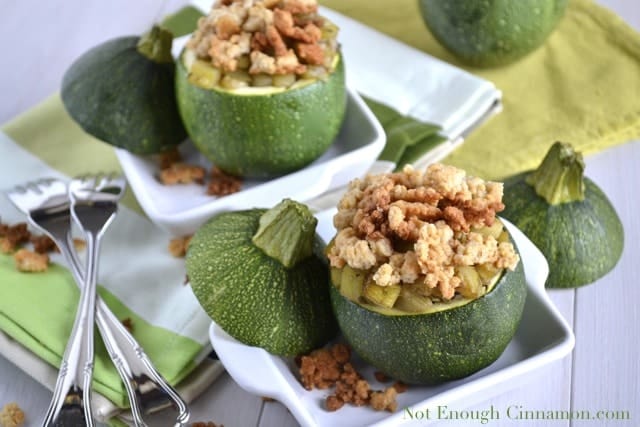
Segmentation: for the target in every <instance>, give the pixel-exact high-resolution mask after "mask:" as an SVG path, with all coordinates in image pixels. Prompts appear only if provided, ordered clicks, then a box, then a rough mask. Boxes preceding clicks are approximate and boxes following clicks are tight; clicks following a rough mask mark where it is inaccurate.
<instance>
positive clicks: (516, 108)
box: [320, 0, 640, 179]
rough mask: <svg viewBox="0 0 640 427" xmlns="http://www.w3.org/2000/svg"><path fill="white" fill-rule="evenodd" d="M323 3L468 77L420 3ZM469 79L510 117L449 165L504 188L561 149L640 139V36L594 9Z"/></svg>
mask: <svg viewBox="0 0 640 427" xmlns="http://www.w3.org/2000/svg"><path fill="white" fill-rule="evenodd" d="M320 2H321V3H322V4H323V5H325V6H327V7H330V8H332V9H335V10H336V11H338V12H341V13H343V14H345V15H347V16H350V17H351V18H354V19H356V20H358V21H361V22H362V23H364V24H366V25H368V26H371V27H373V28H376V29H378V30H380V31H382V32H384V33H386V34H388V35H389V36H391V37H394V38H396V39H398V40H400V41H403V42H405V43H407V44H409V45H411V46H414V47H415V48H417V49H419V50H421V51H423V52H426V53H428V54H430V55H432V56H434V57H437V58H440V59H442V60H444V61H447V62H449V63H451V64H453V65H456V66H458V67H462V68H465V67H464V65H462V64H461V63H459V62H458V61H457V60H456V59H455V58H454V57H453V56H452V55H451V54H450V53H448V52H447V51H446V50H445V49H444V48H443V47H442V46H441V45H440V44H438V42H437V41H436V40H435V39H434V38H433V36H432V35H431V34H430V33H429V31H428V30H427V29H426V27H425V25H424V23H423V22H422V19H421V17H420V12H419V10H418V4H417V3H418V2H417V1H416V0H396V1H395V2H393V7H390V6H389V3H388V2H372V1H369V0H350V1H342V0H320ZM371 49H372V50H375V51H376V53H377V55H378V56H379V57H380V58H384V56H385V55H393V52H388V51H385V50H383V49H381V48H380V47H379V46H377V45H376V46H372V47H371ZM398 68H399V71H401V72H402V71H406V70H407V69H412V68H413V67H412V66H411V64H406V63H405V64H399V65H398ZM466 69H467V71H469V72H471V73H473V74H474V75H477V76H479V77H482V78H485V79H487V80H489V81H491V82H493V83H494V84H495V85H496V87H497V88H498V89H500V90H501V91H502V92H503V105H504V109H503V112H502V113H501V114H499V115H498V116H496V117H495V118H494V119H492V120H490V121H489V122H488V123H487V124H486V125H485V126H482V127H481V128H480V129H478V131H476V132H474V133H473V134H472V135H471V136H470V137H468V138H467V140H466V141H465V143H464V144H463V145H462V146H461V147H460V148H458V149H457V150H455V151H454V152H453V153H452V154H451V155H450V156H448V157H447V158H446V159H445V161H446V162H447V163H451V164H454V165H456V166H458V167H461V168H464V169H466V170H468V171H469V172H470V173H473V174H475V175H479V176H482V177H485V178H488V179H499V178H503V177H506V176H509V175H512V174H514V173H517V172H520V171H523V170H527V169H531V168H533V167H535V166H537V165H538V164H539V162H540V160H541V159H542V157H543V156H544V154H545V153H546V151H547V149H548V148H549V146H550V145H551V143H553V142H554V141H556V140H562V141H566V142H571V143H572V144H573V145H574V146H575V147H576V148H577V149H578V150H580V151H582V152H584V153H593V152H595V151H598V150H602V149H604V148H607V147H610V146H612V145H615V144H619V143H623V142H626V141H629V140H632V139H637V138H638V137H640V103H638V99H640V35H639V34H638V33H637V32H636V31H634V30H633V29H631V28H630V27H629V26H628V25H627V24H625V23H624V22H623V21H622V19H620V18H619V17H618V16H617V15H615V14H614V13H612V12H611V11H609V10H607V9H605V8H603V7H601V6H599V5H597V4H595V3H594V2H593V1H591V0H570V2H569V5H568V8H567V11H566V13H565V16H564V18H563V19H562V20H561V22H560V23H559V25H558V27H557V28H556V30H555V32H554V33H553V34H552V35H551V37H549V39H548V40H547V42H546V43H545V44H544V45H543V46H542V47H541V48H539V49H538V50H536V51H535V52H533V53H532V54H531V55H529V56H527V57H525V58H524V59H522V60H520V61H518V62H516V63H514V64H512V65H508V66H505V67H499V68H494V69H488V70H487V69H475V68H466ZM416 74H417V76H416V82H418V83H419V82H420V81H421V82H423V84H429V81H430V74H429V72H428V70H419V71H418V70H416ZM439 101H440V100H439Z"/></svg>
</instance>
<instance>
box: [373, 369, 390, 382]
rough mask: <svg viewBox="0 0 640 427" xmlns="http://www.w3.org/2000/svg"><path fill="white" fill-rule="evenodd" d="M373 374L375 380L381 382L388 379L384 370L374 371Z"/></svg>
mask: <svg viewBox="0 0 640 427" xmlns="http://www.w3.org/2000/svg"><path fill="white" fill-rule="evenodd" d="M373 376H374V378H375V379H376V381H378V382H381V383H386V382H387V381H389V380H390V378H389V377H388V376H387V374H385V373H384V372H380V371H376V372H374V373H373Z"/></svg>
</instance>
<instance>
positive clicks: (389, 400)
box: [370, 387, 398, 412]
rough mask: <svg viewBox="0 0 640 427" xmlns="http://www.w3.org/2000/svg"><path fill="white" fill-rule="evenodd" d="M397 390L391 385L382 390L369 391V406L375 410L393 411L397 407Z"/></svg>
mask: <svg viewBox="0 0 640 427" xmlns="http://www.w3.org/2000/svg"><path fill="white" fill-rule="evenodd" d="M397 396H398V392H397V391H396V389H395V388H393V387H388V388H386V389H384V391H374V392H373V393H371V398H370V399H371V407H372V408H373V409H375V410H376V411H389V412H395V411H396V409H398V402H397V401H396V397H397Z"/></svg>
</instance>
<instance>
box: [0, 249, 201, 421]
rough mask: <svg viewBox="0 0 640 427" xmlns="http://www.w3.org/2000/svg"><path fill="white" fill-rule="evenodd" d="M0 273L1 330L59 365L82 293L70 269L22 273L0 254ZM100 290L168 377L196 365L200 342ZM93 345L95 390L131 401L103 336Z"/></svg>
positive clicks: (176, 378)
mask: <svg viewBox="0 0 640 427" xmlns="http://www.w3.org/2000/svg"><path fill="white" fill-rule="evenodd" d="M0 275H1V277H2V286H0V301H1V303H0V330H2V331H4V332H5V333H7V334H8V335H9V336H11V337H12V338H13V339H14V340H16V341H18V342H20V343H21V344H22V345H23V346H25V347H27V348H28V349H30V350H31V351H32V352H34V353H36V354H37V355H38V356H40V357H41V358H42V359H43V360H45V361H47V362H48V363H50V364H51V365H54V366H59V365H60V355H61V354H62V353H63V352H64V348H65V346H66V343H67V339H68V337H69V334H70V332H71V328H72V326H73V321H74V318H75V312H76V307H77V303H78V298H79V291H78V289H77V287H76V286H74V285H73V278H72V277H71V275H70V273H69V272H68V271H67V270H66V269H65V268H62V267H60V266H57V265H52V266H51V267H50V268H49V271H48V272H47V273H46V274H27V273H21V272H18V271H17V270H16V268H15V265H14V261H13V257H12V256H10V255H5V254H0ZM16 288H19V292H16V291H15V289H16ZM99 293H100V295H101V297H102V298H103V299H104V301H105V302H106V303H107V305H108V306H109V308H111V311H113V313H114V314H115V315H116V317H117V318H118V319H121V320H124V319H130V320H131V324H132V325H134V326H133V327H134V329H133V334H134V336H135V338H136V340H137V341H138V342H139V343H140V345H142V347H143V348H144V349H145V351H146V353H147V354H148V355H149V357H151V358H152V360H153V362H154V364H155V366H156V368H157V369H158V370H159V372H160V373H161V374H162V375H163V376H164V377H165V378H166V379H167V381H169V382H170V383H171V384H177V383H178V382H179V381H180V380H182V379H183V378H184V377H185V376H186V375H187V374H188V373H189V372H191V370H193V369H194V368H195V363H194V360H195V359H196V357H197V355H198V354H199V353H200V351H201V350H202V347H201V346H200V345H199V344H198V343H196V342H195V341H193V340H191V339H189V338H186V337H183V336H180V335H177V334H175V333H172V332H170V331H168V330H166V329H163V328H160V327H157V326H153V325H151V324H149V323H148V322H146V321H145V320H143V319H142V318H141V317H140V316H138V315H137V314H136V313H134V312H132V311H131V310H130V309H128V308H127V307H126V306H125V305H124V304H123V303H122V302H120V301H119V300H118V299H117V298H116V297H115V296H113V294H111V293H110V292H109V291H107V290H106V289H104V288H102V287H100V288H99ZM18 319H19V321H20V322H19V323H16V320H18ZM96 336H97V337H99V335H98V334H96ZM95 351H96V357H95V365H94V381H93V388H94V390H96V391H97V392H98V393H100V394H102V395H103V396H105V397H106V398H107V399H109V400H111V401H112V402H113V403H114V404H116V405H117V406H118V407H121V408H125V407H128V406H129V402H128V399H127V395H126V390H125V389H124V386H123V384H122V382H121V380H120V377H119V376H118V373H117V371H116V370H115V368H114V366H113V363H112V362H111V359H110V358H109V356H108V353H107V350H106V348H105V347H104V344H103V342H102V340H101V339H97V340H96V348H95Z"/></svg>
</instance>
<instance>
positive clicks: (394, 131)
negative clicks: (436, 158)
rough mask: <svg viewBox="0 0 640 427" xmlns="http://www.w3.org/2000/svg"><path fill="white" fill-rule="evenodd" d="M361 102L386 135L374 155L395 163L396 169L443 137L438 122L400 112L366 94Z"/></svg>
mask: <svg viewBox="0 0 640 427" xmlns="http://www.w3.org/2000/svg"><path fill="white" fill-rule="evenodd" d="M365 102H366V103H367V105H368V106H369V108H370V109H371V111H372V112H373V114H375V116H376V118H377V119H378V121H379V122H380V124H381V125H382V127H383V128H384V130H385V133H386V135H387V141H386V143H385V146H384V149H383V150H382V153H380V155H379V156H378V159H379V160H386V161H389V162H393V163H395V164H396V170H398V169H402V167H403V166H404V165H406V164H413V163H414V162H416V161H417V160H418V159H419V158H420V157H422V156H423V155H424V154H425V153H427V152H428V151H429V150H432V149H433V148H435V147H437V146H438V145H439V144H440V143H442V142H444V141H446V140H447V138H445V137H443V136H442V135H440V134H439V133H438V132H439V131H440V126H438V125H435V124H432V123H424V122H420V121H418V120H414V119H412V118H411V117H407V116H403V115H401V114H399V113H398V112H397V111H396V110H394V109H393V108H390V107H388V106H386V105H384V104H381V103H379V102H376V101H374V100H372V99H369V98H365Z"/></svg>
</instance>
